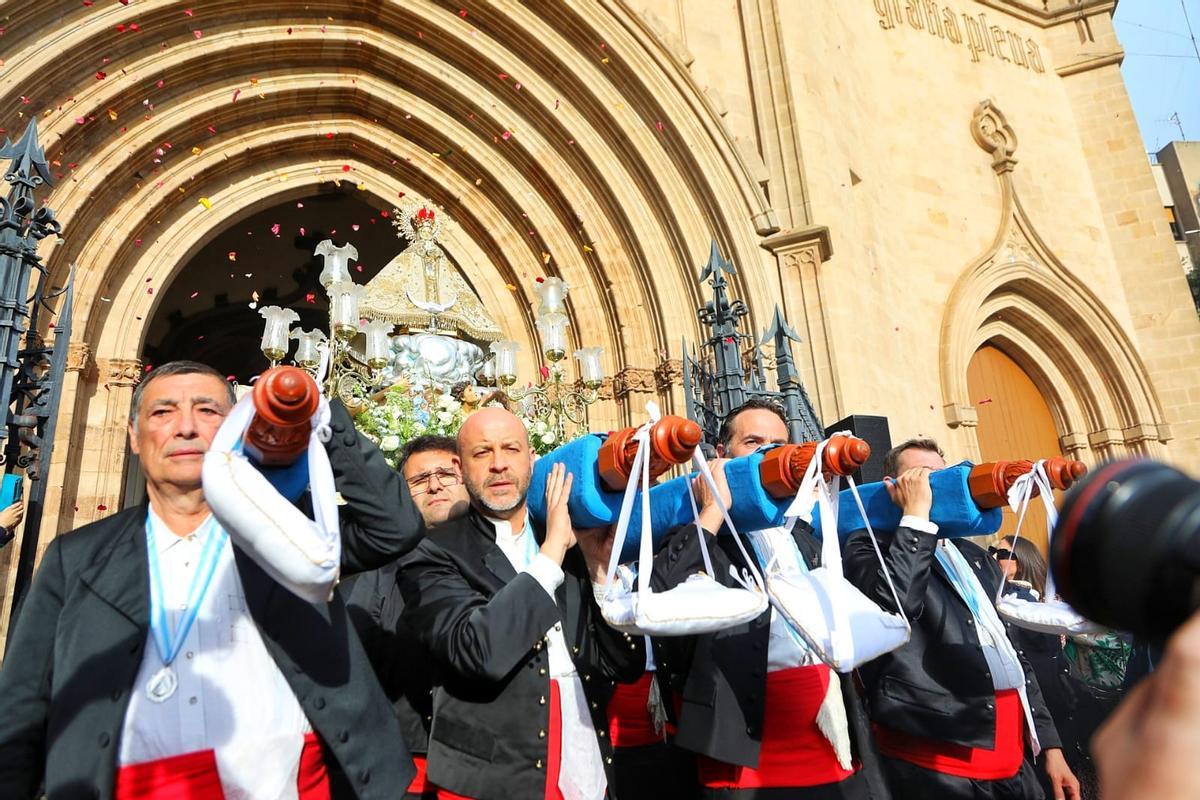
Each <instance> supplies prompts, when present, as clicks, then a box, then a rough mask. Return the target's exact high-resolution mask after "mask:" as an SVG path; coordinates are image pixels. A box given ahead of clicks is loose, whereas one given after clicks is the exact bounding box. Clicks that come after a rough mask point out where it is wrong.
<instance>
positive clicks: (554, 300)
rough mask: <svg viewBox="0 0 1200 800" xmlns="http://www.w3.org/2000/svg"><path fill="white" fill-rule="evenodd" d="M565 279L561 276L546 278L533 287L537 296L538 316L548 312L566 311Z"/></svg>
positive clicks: (566, 287)
mask: <svg viewBox="0 0 1200 800" xmlns="http://www.w3.org/2000/svg"><path fill="white" fill-rule="evenodd" d="M569 288H571V287H569V286H567V283H566V281H564V280H563V279H562V278H546V279H545V280H543V281H541V282H539V283H538V284H536V285H535V286H534V287H533V290H534V292H536V293H537V296H538V310H537V315H538V316H539V317H541V316H546V315H549V314H564V313H566V310H567V307H566V301H567V290H568V289H569Z"/></svg>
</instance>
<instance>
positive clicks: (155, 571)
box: [146, 515, 229, 666]
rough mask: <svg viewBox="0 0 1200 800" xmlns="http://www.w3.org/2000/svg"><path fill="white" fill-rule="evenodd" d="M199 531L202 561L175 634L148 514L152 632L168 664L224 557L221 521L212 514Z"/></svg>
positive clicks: (180, 643)
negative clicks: (169, 620) (164, 596)
mask: <svg viewBox="0 0 1200 800" xmlns="http://www.w3.org/2000/svg"><path fill="white" fill-rule="evenodd" d="M172 535H174V534H172ZM198 535H201V536H204V537H206V538H205V540H204V546H203V548H201V550H200V562H199V563H198V564H197V565H196V571H195V573H193V575H192V583H191V585H190V586H189V587H188V593H187V601H186V604H185V605H184V608H183V616H182V618H180V620H179V625H178V626H177V627H176V628H175V635H174V636H173V637H172V636H171V635H170V626H169V624H168V622H167V609H166V606H165V604H164V603H163V586H162V570H161V568H160V567H159V565H158V548H157V546H156V545H155V541H154V538H155V537H154V517H153V516H152V515H147V517H146V557H147V559H148V560H149V562H150V632H151V634H152V635H153V636H154V645H155V647H156V648H157V649H158V656H159V658H161V659H162V662H163V664H164V665H166V666H170V665H171V662H173V661H174V660H175V657H176V656H178V655H179V651H180V650H181V649H182V648H183V642H184V640H186V639H187V635H188V632H189V631H190V630H191V629H192V624H193V623H194V622H195V621H196V616H197V615H198V614H199V613H200V605H201V603H203V602H204V596H205V595H206V594H207V593H208V587H209V586H210V585H211V584H212V579H213V574H214V573H215V572H216V571H217V562H218V561H220V560H221V551H222V550H223V549H224V546H225V541H226V540H227V539H228V538H229V534H228V533H226V532H225V529H224V528H222V527H221V526H220V525H218V524H217V520H216V519H215V518H214V517H211V516H210V517H209V519H208V522H207V523H205V525H204V527H203V532H202V533H200V534H198Z"/></svg>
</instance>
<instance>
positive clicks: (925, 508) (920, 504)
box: [883, 467, 933, 519]
mask: <svg viewBox="0 0 1200 800" xmlns="http://www.w3.org/2000/svg"><path fill="white" fill-rule="evenodd" d="M930 472H931V470H930V469H929V467H913V468H912V469H907V470H905V471H904V472H902V473H901V474H900V477H898V478H884V479H883V482H884V486H886V487H887V493H888V496H890V497H891V498H892V502H893V503H895V504H896V505H898V506H900V508H901V510H902V511H903V512H904V516H906V517H907V516H913V517H920V518H921V519H929V510H930V509H931V508H932V507H933V490H932V489H930V488H929V473H930Z"/></svg>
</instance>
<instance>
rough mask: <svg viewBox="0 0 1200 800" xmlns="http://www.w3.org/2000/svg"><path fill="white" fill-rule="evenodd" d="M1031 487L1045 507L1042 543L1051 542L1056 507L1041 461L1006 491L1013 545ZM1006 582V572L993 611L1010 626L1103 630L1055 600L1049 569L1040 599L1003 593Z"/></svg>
mask: <svg viewBox="0 0 1200 800" xmlns="http://www.w3.org/2000/svg"><path fill="white" fill-rule="evenodd" d="M1034 487H1037V489H1038V490H1039V491H1038V496H1039V497H1040V498H1041V499H1042V504H1043V505H1044V506H1045V509H1046V546H1047V547H1049V546H1050V543H1051V542H1052V541H1053V538H1054V525H1055V523H1056V522H1058V509H1056V508H1055V507H1054V492H1053V490H1052V488H1051V486H1050V478H1049V476H1048V475H1047V474H1046V462H1045V461H1044V460H1043V461H1038V462H1037V463H1036V464H1034V465H1033V470H1032V471H1030V472H1028V473H1026V474H1024V475H1022V476H1021V477H1019V478H1017V480H1016V482H1015V483H1014V484H1013V486H1012V488H1011V489H1009V491H1008V504H1009V507H1010V508H1012V510H1013V511H1014V512H1015V513H1016V514H1017V529H1016V532H1015V533H1014V534H1013V545H1014V546H1015V545H1016V541H1017V540H1018V539H1020V538H1021V526H1022V525H1023V524H1024V522H1025V512H1027V511H1028V510H1029V506H1030V504H1031V503H1032V502H1033V490H1034ZM1007 581H1008V576H1007V574H1006V575H1004V576H1003V577H1001V579H1000V589H999V592H998V593H997V595H996V611H997V612H998V613H999V614H1000V616H1002V617H1004V618H1005V619H1006V620H1008V621H1009V622H1011V623H1012V624H1014V625H1017V626H1019V627H1022V628H1028V629H1029V630H1033V631H1040V632H1041V633H1051V634H1056V635H1068V636H1072V635H1080V634H1086V633H1101V632H1104V631H1105V630H1106V628H1104V627H1103V626H1102V625H1097V624H1096V623H1094V622H1092V621H1091V620H1088V619H1086V618H1085V617H1083V616H1082V615H1081V614H1080V613H1079V612H1078V611H1076V610H1075V609H1073V608H1071V606H1069V605H1067V604H1066V603H1064V602H1063V601H1062V600H1059V599H1058V597H1057V596H1056V594H1057V593H1056V592H1055V591H1054V575H1053V574H1052V573H1051V572H1050V571H1049V570H1047V571H1046V596H1045V598H1044V599H1043V600H1042V601H1041V602H1038V601H1036V600H1026V599H1024V598H1021V597H1016V596H1015V595H1006V594H1004V587H1005V585H1006V584H1007Z"/></svg>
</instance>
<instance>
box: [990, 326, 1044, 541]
mask: <svg viewBox="0 0 1200 800" xmlns="http://www.w3.org/2000/svg"><path fill="white" fill-rule="evenodd" d="M967 386H968V387H969V389H970V392H971V398H972V400H973V401H974V403H975V409H976V411H977V412H978V414H979V427H978V428H977V429H976V432H977V435H978V437H979V452H980V457H981V460H982V461H1000V460H1005V459H1019V458H1030V459H1038V458H1049V457H1050V456H1057V455H1062V449H1061V446H1060V444H1059V439H1058V436H1059V434H1058V431H1057V429H1056V428H1055V425H1054V417H1053V416H1052V415H1051V413H1050V407H1049V406H1048V405H1047V404H1046V401H1045V399H1044V398H1043V397H1042V393H1041V391H1040V390H1039V389H1038V388H1037V385H1036V384H1035V383H1034V382H1033V379H1032V378H1030V377H1029V374H1028V373H1027V372H1025V370H1024V369H1022V368H1021V366H1020V365H1019V364H1018V363H1017V362H1016V361H1014V360H1013V359H1011V358H1010V357H1009V356H1008V355H1007V354H1005V353H1004V352H1003V351H1002V350H1000V349H999V348H996V347H993V346H991V345H984V346H983V347H981V348H979V349H978V350H977V351H976V352H975V355H974V356H973V357H972V358H971V363H970V364H969V365H968V366H967ZM1057 494H1061V493H1057ZM1016 527H1017V518H1016V515H1015V514H1013V513H1012V511H1010V510H1009V509H1007V508H1006V509H1005V510H1004V525H1003V526H1001V528H1000V530H999V531H998V532H997V533H996V537H997V538H1000V537H1004V536H1008V535H1010V534H1012V533H1014V532H1015V531H1016ZM1021 535H1022V536H1023V537H1025V538H1027V539H1029V540H1030V541H1031V542H1033V543H1034V544H1036V545H1037V546H1038V547H1039V548H1040V549H1041V551H1042V552H1043V553H1045V552H1046V512H1045V510H1044V509H1043V508H1042V504H1041V501H1035V502H1033V503H1031V504H1030V506H1029V511H1028V512H1027V513H1026V515H1025V522H1024V525H1023V526H1022V531H1021Z"/></svg>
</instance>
